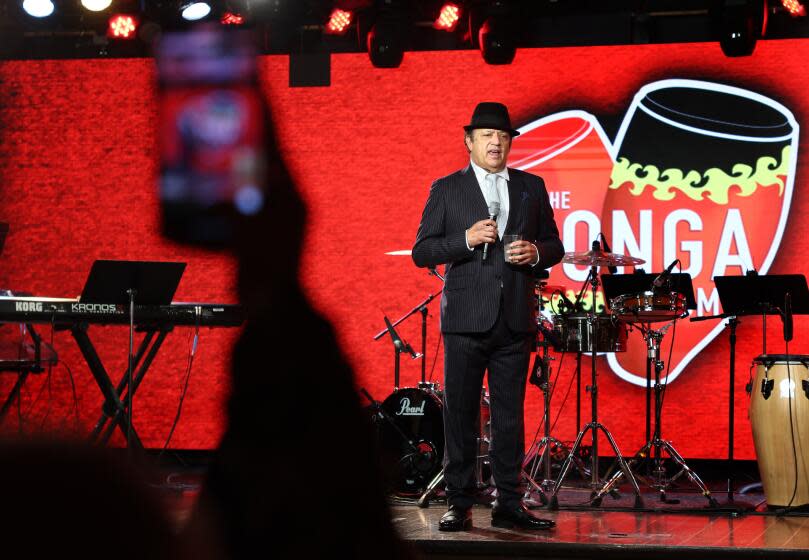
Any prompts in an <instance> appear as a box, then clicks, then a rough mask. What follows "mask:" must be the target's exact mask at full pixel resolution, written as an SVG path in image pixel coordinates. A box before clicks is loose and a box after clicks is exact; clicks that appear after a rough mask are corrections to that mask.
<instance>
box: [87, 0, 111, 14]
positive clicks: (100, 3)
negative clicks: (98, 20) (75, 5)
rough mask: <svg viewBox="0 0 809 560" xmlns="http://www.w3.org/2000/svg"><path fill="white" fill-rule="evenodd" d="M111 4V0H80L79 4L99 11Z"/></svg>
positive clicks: (92, 10) (93, 10)
mask: <svg viewBox="0 0 809 560" xmlns="http://www.w3.org/2000/svg"><path fill="white" fill-rule="evenodd" d="M110 4H112V0H81V5H82V6H84V7H85V8H87V9H88V10H90V11H91V12H101V11H104V10H106V9H107V8H109V7H110Z"/></svg>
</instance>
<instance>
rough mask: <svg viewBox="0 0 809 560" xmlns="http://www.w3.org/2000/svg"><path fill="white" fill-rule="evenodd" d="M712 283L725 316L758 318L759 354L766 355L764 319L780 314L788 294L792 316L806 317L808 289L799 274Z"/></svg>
mask: <svg viewBox="0 0 809 560" xmlns="http://www.w3.org/2000/svg"><path fill="white" fill-rule="evenodd" d="M714 283H715V284H716V290H717V292H718V293H719V302H720V303H721V304H722V311H723V312H724V314H725V315H735V316H743V315H761V316H762V320H763V321H764V332H763V338H762V349H761V353H762V354H766V353H767V315H782V314H783V310H782V309H781V306H782V305H784V301H785V299H786V296H787V294H790V297H791V300H792V306H791V307H792V313H793V314H794V315H806V314H809V288H808V287H807V284H806V277H805V276H804V275H803V274H769V275H764V276H760V275H758V274H749V275H745V276H717V277H715V278H714ZM782 316H783V315H782Z"/></svg>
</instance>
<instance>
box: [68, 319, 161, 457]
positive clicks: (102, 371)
mask: <svg viewBox="0 0 809 560" xmlns="http://www.w3.org/2000/svg"><path fill="white" fill-rule="evenodd" d="M88 329H89V325H88V324H87V323H80V324H78V325H75V326H73V327H71V329H70V333H71V334H72V335H73V338H74V339H75V341H76V344H77V345H78V347H79V350H80V351H81V353H82V356H84V360H85V362H86V363H87V367H88V368H89V369H90V373H92V375H93V378H94V379H95V381H96V384H97V385H98V388H99V389H100V390H101V393H102V395H103V396H104V404H103V405H102V407H101V408H102V414H101V417H100V418H99V419H98V422H96V425H95V427H94V428H93V431H92V432H91V434H90V441H91V442H92V443H101V444H106V443H107V441H109V438H110V437H111V436H112V432H113V431H114V429H115V428H116V426H117V427H118V428H119V429H120V431H121V434H122V435H123V436H124V439H125V440H126V441H127V443H128V444H129V445H130V446H131V447H133V448H135V449H136V450H139V451H140V450H143V443H142V442H141V440H140V437H139V436H138V433H137V431H136V430H135V427H134V426H131V427H130V426H127V418H128V415H127V412H128V407H127V405H126V403H129V402H131V397H134V395H135V392H136V391H137V389H138V386H139V385H140V382H141V381H142V380H143V377H144V375H146V371H147V370H148V369H149V366H151V365H152V362H153V361H154V359H155V357H156V356H157V352H158V351H159V350H160V347H161V346H162V345H163V341H164V340H165V339H166V336H167V335H168V334H169V333H170V332H171V331H172V330H173V329H174V326H173V325H163V326H161V327H148V328H145V329H143V330H145V334H144V337H143V339H141V342H140V345H139V347H138V351H137V353H136V354H135V356H134V360H133V376H132V392H131V394H127V392H128V388H129V376H128V375H127V372H126V371H125V372H124V374H123V375H122V376H121V381H120V382H119V383H118V387H117V388H116V387H115V386H114V385H113V382H112V379H111V378H110V376H109V373H108V372H107V369H106V368H105V367H104V364H103V363H102V362H101V358H100V357H99V355H98V352H96V349H95V347H94V346H93V343H92V341H91V340H90V336H89V334H88ZM155 335H157V337H156V338H155ZM128 369H129V368H128V367H127V370H128ZM129 436H131V439H130V437H129Z"/></svg>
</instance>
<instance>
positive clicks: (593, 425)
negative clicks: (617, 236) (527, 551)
mask: <svg viewBox="0 0 809 560" xmlns="http://www.w3.org/2000/svg"><path fill="white" fill-rule="evenodd" d="M597 245H598V242H597V241H596V242H594V243H593V248H594V249H596V246H597ZM599 248H600V246H599ZM587 278H588V280H589V282H590V291H591V294H592V296H593V299H592V302H591V305H590V313H589V317H588V323H589V325H588V327H589V331H590V334H591V335H592V336H590V341H591V344H592V345H593V348H591V349H590V355H591V362H590V374H591V385H590V403H591V411H592V421H591V422H590V423H589V424H587V425H585V426H583V427H582V429H581V431H580V432H579V435H578V436H577V437H576V442H575V443H574V444H573V448H572V449H571V450H570V453H569V454H568V456H567V459H565V462H564V464H563V465H562V470H561V472H560V473H559V478H558V479H557V480H556V484H555V485H554V487H553V492H552V494H551V497H550V502H549V503H548V509H559V500H558V494H559V489H560V488H561V487H562V483H563V482H564V480H565V477H566V476H567V474H568V472H569V471H570V466H571V464H572V463H573V458H574V457H575V456H576V452H577V451H578V450H579V447H580V446H581V443H582V440H583V439H584V436H585V435H586V434H587V432H588V431H589V432H590V433H591V435H592V452H591V455H590V488H591V489H592V491H593V494H592V496H591V497H592V498H593V500H592V501H593V504H594V505H599V504H600V501H601V496H602V495H603V493H598V494H596V489H597V488H601V487H603V486H606V485H605V484H603V483H602V481H601V480H600V479H599V474H598V431H599V430H601V431H602V432H603V433H604V435H605V436H606V438H607V441H608V442H609V444H610V446H611V447H612V450H613V451H614V452H615V460H616V461H617V462H618V464H619V466H620V468H621V471H620V472H621V473H622V474H624V475H625V476H626V478H627V480H629V481H630V482H631V484H632V489H633V491H634V492H635V507H636V508H639V507H643V499H642V498H641V496H640V488H639V487H638V482H637V481H636V480H635V477H634V476H633V474H632V471H631V470H629V465H628V464H627V463H626V461H624V458H623V456H622V455H621V452H620V451H619V449H618V445H616V443H615V440H614V439H613V437H612V434H611V433H610V431H609V430H608V429H607V428H606V427H605V426H604V425H603V424H601V423H600V422H599V421H598V375H597V373H596V354H597V353H598V351H597V348H596V346H597V341H598V321H597V317H596V301H597V300H596V292H597V291H598V285H599V281H598V264H597V263H592V265H591V267H590V274H589V275H588V277H587ZM588 280H585V282H587V281H588Z"/></svg>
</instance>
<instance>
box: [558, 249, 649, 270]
mask: <svg viewBox="0 0 809 560" xmlns="http://www.w3.org/2000/svg"><path fill="white" fill-rule="evenodd" d="M562 262H563V263H568V264H579V265H585V266H637V265H639V264H644V263H645V262H646V261H645V260H643V259H639V258H636V257H630V256H629V255H621V254H620V253H606V252H604V251H580V252H578V253H565V256H564V257H563V258H562Z"/></svg>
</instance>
